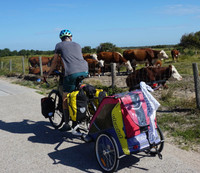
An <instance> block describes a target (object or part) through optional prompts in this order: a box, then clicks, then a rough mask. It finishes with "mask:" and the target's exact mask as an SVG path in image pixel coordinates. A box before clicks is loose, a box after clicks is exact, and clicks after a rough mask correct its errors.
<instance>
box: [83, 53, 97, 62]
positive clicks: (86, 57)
mask: <svg viewBox="0 0 200 173" xmlns="http://www.w3.org/2000/svg"><path fill="white" fill-rule="evenodd" d="M83 58H84V59H85V60H86V59H95V60H97V61H98V59H97V54H95V53H93V54H88V53H86V54H83Z"/></svg>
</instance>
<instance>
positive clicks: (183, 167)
mask: <svg viewBox="0 0 200 173" xmlns="http://www.w3.org/2000/svg"><path fill="white" fill-rule="evenodd" d="M41 97H42V96H41V95H39V94H37V93H36V92H35V90H33V89H30V88H26V87H22V86H18V85H14V84H10V83H9V82H8V81H5V80H0V152H1V154H0V158H1V161H0V170H1V171H0V172H2V173H27V172H29V173H45V172H48V173H58V172H59V173H60V172H73V173H74V172H76V173H79V172H101V170H100V168H99V166H98V164H97V162H96V160H95V153H94V143H84V142H82V141H81V140H79V139H78V138H74V137H73V136H72V135H71V134H70V133H66V132H59V131H56V130H54V129H53V128H52V127H51V126H50V123H49V122H48V120H47V119H44V118H43V117H42V115H41V112H40V98H41ZM118 172H120V173H125V172H126V173H129V172H130V173H132V172H137V173H145V172H154V173H162V172H167V173H175V172H177V173H197V172H200V154H198V153H193V152H187V151H183V150H180V149H178V148H176V147H175V146H173V145H171V144H169V143H165V147H164V151H163V159H162V160H160V159H158V157H149V156H147V155H146V154H145V153H140V154H138V155H133V156H126V157H124V158H122V159H120V165H119V169H118Z"/></svg>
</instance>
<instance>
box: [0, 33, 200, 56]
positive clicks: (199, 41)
mask: <svg viewBox="0 0 200 173" xmlns="http://www.w3.org/2000/svg"><path fill="white" fill-rule="evenodd" d="M145 47H151V48H166V49H167V48H168V49H172V48H178V49H184V48H191V49H199V48H200V31H198V32H195V33H193V32H192V33H189V34H184V35H183V36H182V37H181V39H180V43H179V44H176V45H155V46H143V47H142V48H145ZM135 48H141V47H117V46H116V45H114V44H112V43H110V42H106V43H101V44H100V45H99V46H98V47H96V48H91V46H85V47H83V48H82V52H83V53H98V52H108V51H115V52H120V53H122V52H123V49H135ZM53 53H54V51H53V50H52V51H51V50H49V51H42V50H33V49H31V50H25V49H22V50H20V51H16V50H14V51H10V50H9V49H8V48H5V49H0V57H5V56H24V57H27V58H28V57H30V56H34V55H52V54H53Z"/></svg>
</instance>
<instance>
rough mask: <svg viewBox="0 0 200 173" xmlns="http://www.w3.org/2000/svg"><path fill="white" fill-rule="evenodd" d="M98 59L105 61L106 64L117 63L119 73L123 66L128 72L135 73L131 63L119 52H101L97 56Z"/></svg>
mask: <svg viewBox="0 0 200 173" xmlns="http://www.w3.org/2000/svg"><path fill="white" fill-rule="evenodd" d="M97 58H98V60H103V61H104V63H105V64H110V63H117V68H118V72H119V70H120V68H121V66H123V65H125V66H126V69H127V70H128V71H131V72H132V71H133V68H132V67H131V64H130V61H128V60H126V59H125V58H124V57H123V56H122V54H121V53H119V52H100V53H98V54H97ZM104 71H105V70H104Z"/></svg>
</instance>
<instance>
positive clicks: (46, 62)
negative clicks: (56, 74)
mask: <svg viewBox="0 0 200 173" xmlns="http://www.w3.org/2000/svg"><path fill="white" fill-rule="evenodd" d="M52 59H53V57H42V65H48V66H50V64H51V61H52ZM28 61H29V63H30V64H31V66H32V67H37V66H40V60H39V57H30V58H29V60H28Z"/></svg>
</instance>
